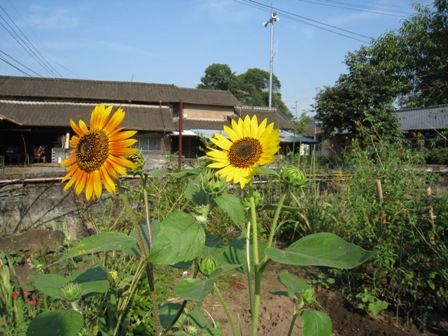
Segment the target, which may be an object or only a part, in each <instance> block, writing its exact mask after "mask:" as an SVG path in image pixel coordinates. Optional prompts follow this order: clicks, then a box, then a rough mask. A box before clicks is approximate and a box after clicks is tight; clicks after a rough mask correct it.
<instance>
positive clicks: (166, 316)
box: [159, 302, 182, 329]
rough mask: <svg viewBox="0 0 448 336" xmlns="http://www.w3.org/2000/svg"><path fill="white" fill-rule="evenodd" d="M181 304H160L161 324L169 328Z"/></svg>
mask: <svg viewBox="0 0 448 336" xmlns="http://www.w3.org/2000/svg"><path fill="white" fill-rule="evenodd" d="M181 306H182V305H181V304H180V303H174V302H169V303H164V304H163V305H160V306H159V318H160V324H161V325H162V327H163V328H164V329H166V328H168V326H169V325H170V324H171V322H172V321H173V320H174V318H175V317H176V315H177V312H178V311H179V309H180V307H181Z"/></svg>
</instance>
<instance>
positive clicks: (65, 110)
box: [0, 100, 174, 131]
mask: <svg viewBox="0 0 448 336" xmlns="http://www.w3.org/2000/svg"><path fill="white" fill-rule="evenodd" d="M94 106H95V104H76V103H48V102H47V103H42V102H29V101H27V102H17V101H7V100H0V115H1V116H4V117H5V118H6V119H9V120H12V121H14V122H15V123H17V124H18V125H22V126H55V127H56V126H57V127H69V121H70V119H73V120H75V121H78V120H85V121H88V120H90V113H91V111H92V110H93V108H94ZM115 106H122V108H123V109H124V110H125V112H126V118H125V119H124V121H123V124H122V127H124V128H127V129H134V130H139V131H173V130H174V125H173V121H172V115H171V111H170V109H169V108H168V107H164V106H162V107H159V106H145V105H133V106H128V105H115Z"/></svg>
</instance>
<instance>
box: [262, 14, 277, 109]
mask: <svg viewBox="0 0 448 336" xmlns="http://www.w3.org/2000/svg"><path fill="white" fill-rule="evenodd" d="M278 20H280V18H279V17H278V15H277V13H276V12H272V13H271V18H270V19H269V20H268V21H266V22H265V23H264V24H263V25H264V27H265V28H266V27H267V26H269V24H270V25H271V31H270V38H269V110H270V109H271V108H272V71H273V69H274V44H273V40H274V23H275V22H277V21H278Z"/></svg>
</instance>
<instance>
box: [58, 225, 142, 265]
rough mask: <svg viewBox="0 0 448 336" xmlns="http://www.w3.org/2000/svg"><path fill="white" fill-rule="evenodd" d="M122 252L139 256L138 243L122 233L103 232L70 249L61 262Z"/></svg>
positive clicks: (83, 240)
mask: <svg viewBox="0 0 448 336" xmlns="http://www.w3.org/2000/svg"><path fill="white" fill-rule="evenodd" d="M106 251H122V252H125V253H127V254H131V255H137V254H138V249H137V241H136V239H135V238H134V237H130V236H128V235H125V234H124V233H120V232H101V233H98V234H96V235H94V236H90V237H87V238H84V239H82V240H81V241H80V242H79V243H78V244H77V245H75V246H74V247H72V248H70V249H69V250H68V251H67V253H65V254H64V255H63V256H62V258H61V259H59V261H61V260H64V259H67V258H73V257H77V256H80V255H84V254H90V253H97V252H106Z"/></svg>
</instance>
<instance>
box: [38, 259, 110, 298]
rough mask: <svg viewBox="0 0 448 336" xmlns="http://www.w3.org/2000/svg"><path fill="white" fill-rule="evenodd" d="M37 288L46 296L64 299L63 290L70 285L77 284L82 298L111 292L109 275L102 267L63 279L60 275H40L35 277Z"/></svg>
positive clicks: (94, 267)
mask: <svg viewBox="0 0 448 336" xmlns="http://www.w3.org/2000/svg"><path fill="white" fill-rule="evenodd" d="M33 280H34V285H35V286H36V288H37V289H38V290H39V291H40V292H42V293H44V294H45V295H48V296H51V297H55V298H64V295H63V294H62V289H63V288H64V287H65V286H66V285H68V284H69V283H76V284H78V285H79V286H80V288H81V294H80V295H81V296H84V295H88V294H92V293H106V292H107V291H108V290H109V281H108V279H107V273H106V271H104V270H103V269H102V268H101V267H100V266H92V267H90V268H87V269H85V270H81V271H77V272H75V273H74V274H73V275H71V276H68V277H63V276H61V275H58V274H38V275H35V276H34V277H33Z"/></svg>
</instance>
